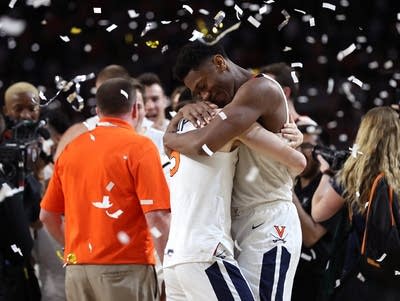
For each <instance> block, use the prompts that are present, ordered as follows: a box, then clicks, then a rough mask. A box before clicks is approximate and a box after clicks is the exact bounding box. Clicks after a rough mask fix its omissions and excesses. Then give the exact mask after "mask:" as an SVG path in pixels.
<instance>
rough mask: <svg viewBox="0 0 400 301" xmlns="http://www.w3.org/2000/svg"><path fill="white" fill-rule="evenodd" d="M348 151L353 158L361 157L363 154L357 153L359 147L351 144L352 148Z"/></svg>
mask: <svg viewBox="0 0 400 301" xmlns="http://www.w3.org/2000/svg"><path fill="white" fill-rule="evenodd" d="M349 150H350V151H351V156H352V157H353V158H357V155H363V153H362V152H360V151H359V146H358V145H357V144H353V147H349Z"/></svg>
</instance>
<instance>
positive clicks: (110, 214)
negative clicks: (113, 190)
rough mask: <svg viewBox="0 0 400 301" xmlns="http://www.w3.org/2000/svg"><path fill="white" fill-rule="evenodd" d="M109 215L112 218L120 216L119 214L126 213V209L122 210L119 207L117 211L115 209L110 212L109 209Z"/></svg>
mask: <svg viewBox="0 0 400 301" xmlns="http://www.w3.org/2000/svg"><path fill="white" fill-rule="evenodd" d="M106 213H107V215H108V216H109V217H111V218H115V219H117V218H119V216H120V215H121V214H122V213H124V211H122V210H121V209H118V210H117V211H115V212H114V213H109V212H108V210H107V211H106Z"/></svg>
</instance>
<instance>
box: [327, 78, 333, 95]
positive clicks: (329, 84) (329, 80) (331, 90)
mask: <svg viewBox="0 0 400 301" xmlns="http://www.w3.org/2000/svg"><path fill="white" fill-rule="evenodd" d="M334 87H335V80H334V79H333V78H330V79H328V88H327V89H326V93H328V94H331V93H332V92H333V88H334Z"/></svg>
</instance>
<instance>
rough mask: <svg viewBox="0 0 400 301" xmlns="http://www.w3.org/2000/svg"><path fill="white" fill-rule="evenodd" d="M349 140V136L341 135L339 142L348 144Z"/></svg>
mask: <svg viewBox="0 0 400 301" xmlns="http://www.w3.org/2000/svg"><path fill="white" fill-rule="evenodd" d="M348 139H349V137H348V136H347V134H340V135H339V141H340V142H346V141H347V140H348Z"/></svg>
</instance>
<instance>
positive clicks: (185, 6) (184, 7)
mask: <svg viewBox="0 0 400 301" xmlns="http://www.w3.org/2000/svg"><path fill="white" fill-rule="evenodd" d="M182 8H183V9H186V10H187V11H188V12H189V13H190V14H191V15H193V8H191V7H190V6H189V5H187V4H183V5H182Z"/></svg>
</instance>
